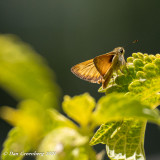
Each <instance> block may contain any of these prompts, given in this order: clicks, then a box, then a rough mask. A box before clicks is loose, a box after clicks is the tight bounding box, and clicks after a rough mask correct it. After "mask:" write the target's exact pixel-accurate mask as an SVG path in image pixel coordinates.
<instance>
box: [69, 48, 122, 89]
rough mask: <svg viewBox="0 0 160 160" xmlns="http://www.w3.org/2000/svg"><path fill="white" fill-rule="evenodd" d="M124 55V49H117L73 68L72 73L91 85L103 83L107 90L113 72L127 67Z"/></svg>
mask: <svg viewBox="0 0 160 160" xmlns="http://www.w3.org/2000/svg"><path fill="white" fill-rule="evenodd" d="M124 53H125V50H124V48H123V47H117V48H115V49H114V50H113V51H111V52H109V53H106V54H103V55H100V56H97V57H95V58H94V59H90V60H88V61H85V62H82V63H79V64H77V65H75V66H73V67H72V68H71V71H72V73H73V74H75V75H76V76H77V77H79V78H81V79H83V80H86V81H89V82H91V83H98V84H100V83H102V87H103V89H105V88H106V87H107V85H108V83H109V81H110V79H111V77H112V75H113V72H117V71H118V70H119V69H121V66H123V65H125V60H124Z"/></svg>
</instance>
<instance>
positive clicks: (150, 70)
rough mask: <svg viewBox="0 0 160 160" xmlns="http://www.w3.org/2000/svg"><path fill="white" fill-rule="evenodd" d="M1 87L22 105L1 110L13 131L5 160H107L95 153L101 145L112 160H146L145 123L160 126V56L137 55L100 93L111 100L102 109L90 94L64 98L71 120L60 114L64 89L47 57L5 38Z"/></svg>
mask: <svg viewBox="0 0 160 160" xmlns="http://www.w3.org/2000/svg"><path fill="white" fill-rule="evenodd" d="M0 85H1V87H2V88H3V89H5V90H6V91H7V92H8V93H10V94H11V95H12V96H13V97H15V98H16V99H17V100H19V103H18V105H17V109H13V108H11V107H7V106H3V107H1V109H0V117H1V118H2V119H4V120H6V121H7V122H8V123H10V124H11V125H13V129H12V130H11V131H10V132H9V134H8V137H7V138H6V141H5V142H4V145H3V151H2V153H1V158H2V160H8V159H13V160H22V159H23V157H24V156H25V153H32V155H34V154H35V155H37V156H36V159H37V160H44V159H45V160H64V159H65V160H71V159H72V160H89V159H92V160H102V159H103V152H101V153H99V154H96V153H95V151H94V149H93V148H92V145H96V144H98V143H102V144H106V151H107V154H108V156H109V157H110V158H111V159H116V160H127V159H132V160H140V159H141V160H144V159H145V154H144V146H143V145H144V134H145V126H146V122H147V120H148V121H150V122H152V123H156V124H160V115H159V111H158V110H157V109H155V108H156V107H157V106H158V105H159V102H160V95H159V92H160V55H159V54H157V55H156V56H154V55H148V54H142V53H133V55H132V57H129V58H128V59H127V66H126V67H124V68H123V70H122V72H119V74H118V76H116V75H114V79H112V80H111V81H110V85H109V86H108V87H107V89H106V90H102V89H101V88H100V89H99V91H101V92H105V93H106V95H105V96H103V97H101V98H100V99H99V101H98V102H97V103H96V101H95V99H94V98H93V97H91V96H90V95H89V94H88V93H85V94H82V95H79V96H74V97H70V96H65V97H64V101H63V103H62V109H63V111H64V112H65V114H66V115H67V116H68V117H69V118H67V117H66V116H64V115H62V114H61V113H59V112H58V111H57V110H56V108H58V98H59V93H60V91H59V87H58V86H57V84H56V83H55V80H54V75H53V72H52V71H51V70H50V69H49V67H48V66H47V65H46V63H45V62H44V60H43V59H42V57H40V56H39V55H38V54H37V53H35V51H34V50H33V49H31V47H29V46H28V45H26V44H24V43H23V42H21V41H20V40H19V39H18V38H16V37H14V36H11V35H6V36H5V35H0ZM70 119H72V120H73V121H72V120H70ZM99 125H101V126H100V128H99V129H98V130H97V132H96V133H95V134H94V130H95V129H96V128H97V127H98V126H99ZM89 141H90V143H89ZM9 153H17V154H18V155H11V154H9ZM38 154H39V155H38Z"/></svg>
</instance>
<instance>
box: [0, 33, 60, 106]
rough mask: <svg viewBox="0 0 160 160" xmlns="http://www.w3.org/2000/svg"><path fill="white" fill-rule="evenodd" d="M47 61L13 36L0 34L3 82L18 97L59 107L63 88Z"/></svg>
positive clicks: (0, 75)
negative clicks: (57, 81)
mask: <svg viewBox="0 0 160 160" xmlns="http://www.w3.org/2000/svg"><path fill="white" fill-rule="evenodd" d="M54 81H55V80H54V74H53V72H52V71H51V70H50V69H49V67H48V66H47V65H46V63H45V61H44V60H43V59H42V57H41V56H40V55H38V54H37V53H36V52H35V51H34V50H33V49H32V48H31V47H30V46H29V45H27V44H25V43H23V42H21V41H20V40H19V39H18V38H17V37H15V36H13V35H0V85H1V87H2V88H3V89H5V90H6V91H7V92H9V93H10V94H11V95H12V96H14V97H15V98H16V99H18V100H24V99H34V100H37V101H38V102H40V103H41V104H44V103H45V105H43V107H46V108H47V107H57V103H58V101H57V97H59V87H58V86H57V85H56V84H55V82H54Z"/></svg>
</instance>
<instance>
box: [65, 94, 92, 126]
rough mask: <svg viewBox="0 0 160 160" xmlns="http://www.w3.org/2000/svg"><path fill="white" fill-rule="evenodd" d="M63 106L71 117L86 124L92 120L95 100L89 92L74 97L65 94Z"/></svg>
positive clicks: (83, 124)
mask: <svg viewBox="0 0 160 160" xmlns="http://www.w3.org/2000/svg"><path fill="white" fill-rule="evenodd" d="M62 106H63V109H64V111H65V112H66V113H67V115H68V116H69V117H71V118H72V119H73V120H75V121H77V122H78V123H79V124H80V125H82V126H86V125H87V124H88V123H89V122H90V119H91V115H92V111H93V108H94V107H95V100H94V99H93V98H92V97H91V96H90V95H89V94H88V93H85V94H83V95H80V96H75V97H73V98H71V97H69V96H65V97H64V102H63V103H62Z"/></svg>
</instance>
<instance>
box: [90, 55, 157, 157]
mask: <svg viewBox="0 0 160 160" xmlns="http://www.w3.org/2000/svg"><path fill="white" fill-rule="evenodd" d="M122 72H123V73H120V74H119V75H118V76H117V77H116V78H115V83H114V84H113V82H112V84H111V85H110V86H108V87H107V88H106V90H102V89H101V88H100V89H99V91H101V92H105V93H106V94H107V96H108V98H106V99H105V100H104V102H103V103H102V104H105V106H106V107H107V111H108V112H105V110H104V108H103V107H101V106H100V107H101V108H102V109H98V110H100V111H99V112H100V114H99V115H101V119H103V121H104V120H105V116H106V117H107V118H108V117H109V118H110V115H108V114H107V113H109V114H111V115H112V116H111V118H112V119H113V120H114V117H115V120H116V118H117V117H120V115H119V112H112V111H110V110H109V109H110V108H112V107H113V108H115V109H117V110H118V111H119V110H120V111H122V112H123V115H127V116H126V118H125V119H124V120H123V121H122V122H120V121H117V122H112V123H106V124H103V125H102V126H101V127H100V129H99V130H98V131H97V133H96V134H95V135H94V136H93V138H92V140H91V142H90V144H91V145H95V144H97V143H103V144H106V150H107V154H108V156H109V157H110V158H111V159H121V160H122V159H133V160H137V159H142V160H143V159H145V154H144V147H143V145H144V134H145V126H146V122H145V121H144V120H140V119H139V120H138V121H137V119H136V120H135V119H128V118H129V117H136V116H138V117H139V118H140V117H141V118H145V117H146V118H147V119H148V120H151V121H152V122H155V121H154V119H155V120H156V121H157V123H158V124H159V118H158V117H159V113H158V112H159V111H158V110H156V109H155V108H156V107H157V106H158V105H159V104H160V95H159V92H160V55H159V54H157V55H155V56H154V55H148V54H142V53H140V52H138V53H133V54H132V57H128V58H127V66H126V67H124V68H123V70H122ZM113 92H120V93H123V95H124V94H125V96H124V97H121V96H118V98H117V97H111V96H112V94H110V93H113ZM132 97H133V98H132ZM114 100H115V101H117V104H116V103H115V105H112V103H113V101H114ZM122 101H123V102H122ZM120 103H123V104H122V105H121V104H120ZM107 104H111V107H108V106H107ZM109 106H110V105H109ZM142 106H143V107H144V106H146V108H143V107H142ZM123 107H124V108H123ZM131 108H132V109H131ZM149 108H150V109H152V110H150V109H149ZM128 109H129V110H128ZM148 109H149V110H148ZM153 109H154V110H153ZM148 111H149V112H150V115H147V114H148V113H149V112H148ZM135 112H136V113H137V115H136V116H134V115H133V114H134V113H135ZM151 112H152V113H151ZM104 115H105V116H104ZM151 115H152V116H153V117H155V118H153V117H152V116H151ZM138 117H137V118H138ZM151 117H152V118H153V119H152V118H151ZM107 118H106V119H107ZM150 118H151V119H150Z"/></svg>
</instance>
